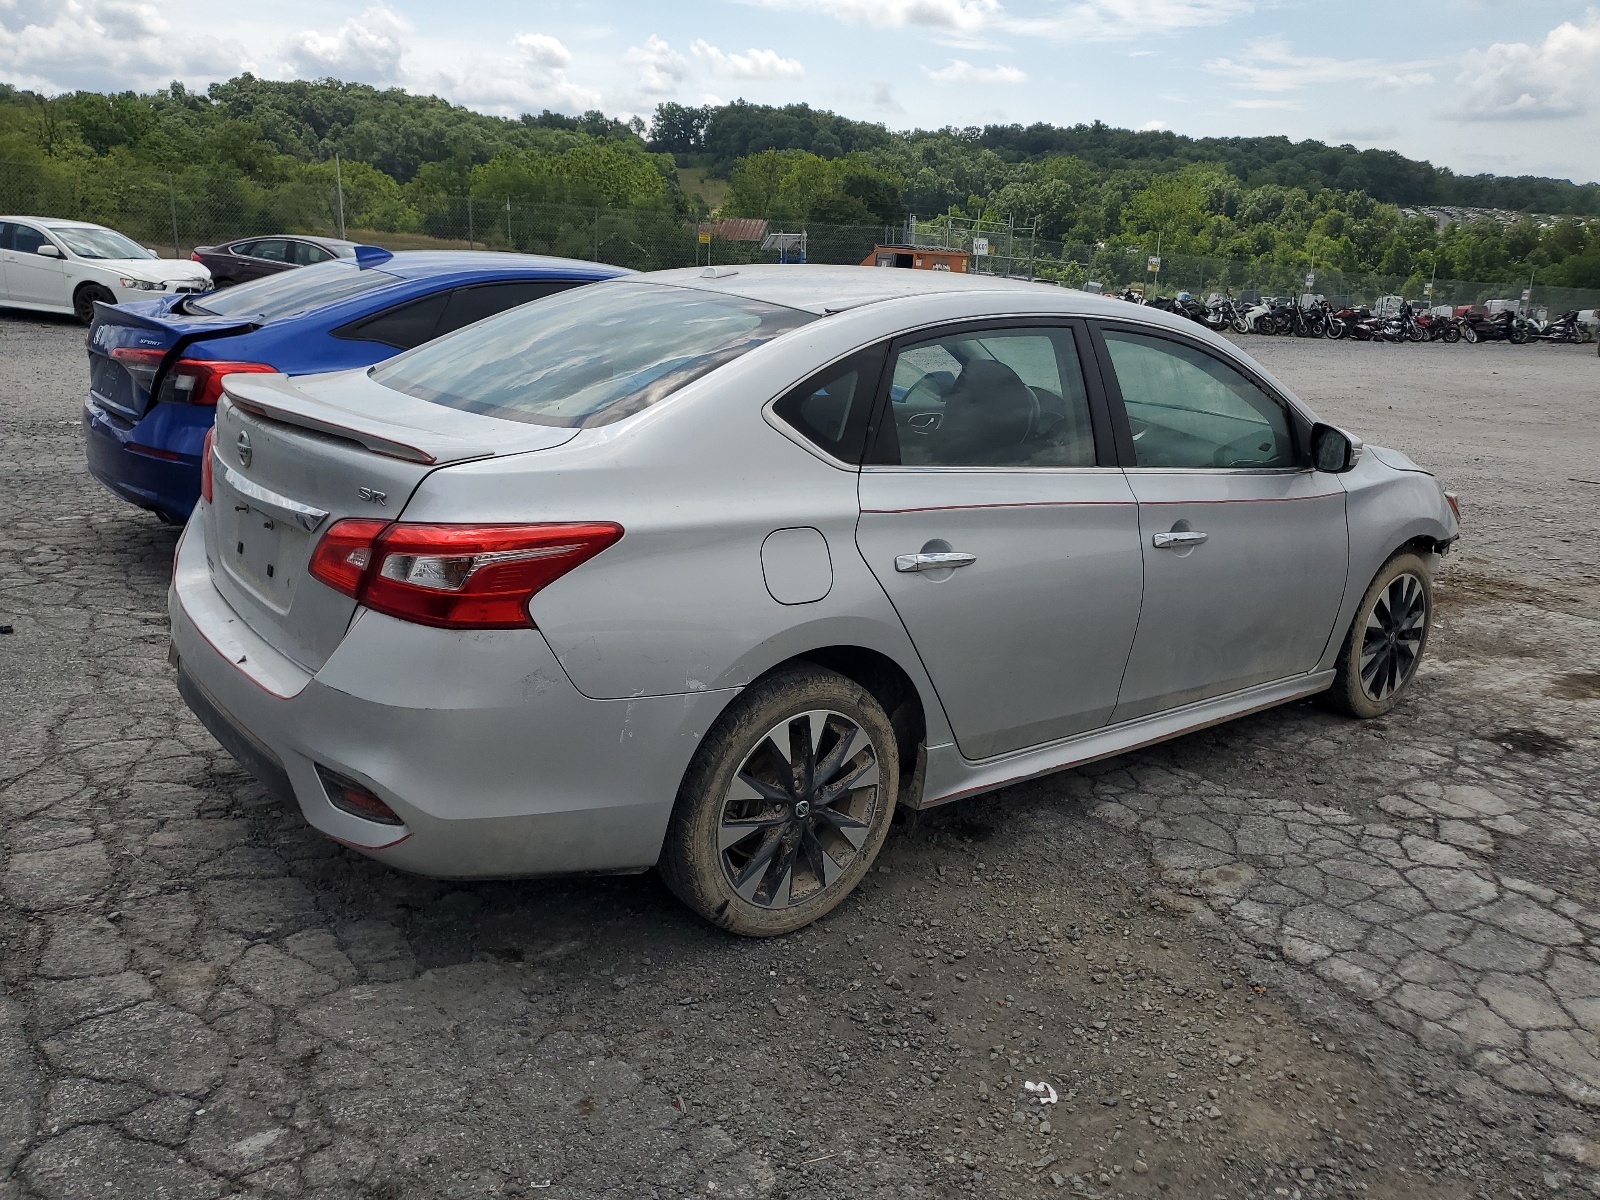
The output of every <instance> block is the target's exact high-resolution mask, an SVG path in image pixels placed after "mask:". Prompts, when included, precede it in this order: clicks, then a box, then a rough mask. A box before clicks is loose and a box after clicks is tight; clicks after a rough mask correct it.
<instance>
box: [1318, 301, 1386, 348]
mask: <svg viewBox="0 0 1600 1200" xmlns="http://www.w3.org/2000/svg"><path fill="white" fill-rule="evenodd" d="M1381 325H1382V322H1380V321H1379V320H1378V319H1377V318H1375V317H1374V316H1373V315H1372V310H1371V309H1370V308H1368V307H1367V306H1366V305H1365V304H1355V305H1351V306H1349V307H1348V308H1341V309H1338V310H1337V311H1336V312H1334V314H1333V316H1332V318H1331V320H1330V323H1329V333H1328V336H1329V337H1331V338H1334V339H1338V338H1344V337H1348V338H1350V339H1351V340H1352V341H1357V342H1370V341H1373V340H1374V339H1375V338H1377V336H1378V330H1379V328H1380V327H1381Z"/></svg>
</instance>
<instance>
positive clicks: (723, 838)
mask: <svg viewBox="0 0 1600 1200" xmlns="http://www.w3.org/2000/svg"><path fill="white" fill-rule="evenodd" d="M819 716H820V717H821V720H820V723H819V720H818V718H819ZM784 733H787V739H786V740H787V742H788V744H787V746H785V747H780V746H779V745H778V743H777V742H776V741H775V740H774V737H773V735H774V734H778V735H780V736H781V735H782V734H784ZM847 738H848V739H849V740H848V741H847V740H846V739H847ZM852 745H854V746H855V747H856V748H855V749H854V750H853V751H852V750H851V746H852ZM819 751H820V753H819ZM836 758H837V759H838V761H834V760H835V759H836ZM819 760H820V761H819ZM899 761H900V759H899V750H898V747H897V745H896V743H895V735H894V729H893V728H892V727H891V725H890V723H889V718H888V716H887V715H885V713H884V711H883V707H882V706H881V705H880V704H879V703H878V702H877V700H876V699H874V698H873V696H872V695H871V694H870V693H869V692H867V691H866V690H865V689H863V688H862V687H860V686H859V685H858V684H856V683H854V682H852V681H851V680H849V679H846V678H845V677H844V676H843V675H839V674H837V673H835V672H833V671H828V670H824V669H823V668H821V667H816V666H810V665H805V666H799V667H795V668H793V669H789V670H785V671H782V672H780V673H778V674H775V675H772V676H769V677H768V678H766V679H763V680H761V681H759V682H757V683H755V684H753V685H752V686H751V687H749V688H748V689H746V690H745V692H744V694H743V695H741V696H740V697H739V698H738V699H737V700H735V701H734V702H733V703H732V704H731V705H729V706H728V709H727V711H726V712H724V713H723V714H722V716H721V717H720V718H718V720H717V723H716V725H714V726H713V727H712V729H711V732H710V733H708V734H707V735H706V737H705V739H704V740H703V741H702V742H701V745H700V748H699V750H698V751H696V753H695V757H694V761H693V762H692V763H690V765H689V769H688V771H687V772H685V774H684V777H683V782H682V784H680V785H679V788H678V800H677V805H676V807H675V808H674V809H673V812H672V820H671V822H670V823H669V824H668V826H667V836H666V841H665V843H664V845H663V846H662V850H661V858H660V861H659V862H658V863H657V865H656V869H657V870H658V871H659V872H660V874H661V877H662V879H663V880H664V881H665V882H666V885H667V886H668V887H669V888H671V889H672V891H673V893H674V894H675V895H676V896H677V897H678V898H679V899H680V900H682V901H683V902H684V903H685V904H687V905H688V906H689V907H690V908H692V909H693V910H694V911H695V912H697V913H699V914H700V915H701V916H702V917H704V918H705V919H706V920H708V921H710V922H711V923H712V924H713V925H718V926H720V927H722V928H723V929H727V930H729V931H731V932H733V933H738V934H743V935H745V936H747V937H771V936H773V935H776V934H783V933H790V932H792V931H793V930H796V929H799V928H801V927H802V926H805V925H809V924H810V923H811V922H812V921H815V920H816V919H817V918H818V917H821V916H823V915H824V914H825V913H827V912H829V911H831V910H832V909H833V908H834V906H835V905H837V904H838V903H839V902H840V901H841V900H843V899H844V898H845V897H846V896H848V895H849V894H850V892H851V891H852V890H854V888H855V886H856V884H858V883H860V882H861V879H862V877H863V876H865V875H866V873H867V871H868V870H869V869H870V868H871V866H872V862H873V860H874V859H875V858H876V857H877V855H878V851H879V849H880V848H881V847H882V845H883V840H884V838H885V837H886V836H887V835H888V832H889V825H890V823H891V822H892V821H893V819H894V806H895V797H896V795H897V793H898V790H899V786H900V772H899ZM869 777H870V778H872V779H873V780H874V782H872V783H870V784H861V783H857V784H855V785H854V786H850V787H846V788H843V789H842V790H841V788H840V784H841V783H842V782H845V781H848V780H852V779H864V778H869ZM758 789H759V790H758ZM740 793H744V794H742V795H741V794H740ZM743 828H747V829H748V832H745V833H744V834H743V835H742V836H740V835H739V831H740V830H741V829H743ZM730 839H731V840H730ZM797 888H798V889H799V890H796V889H797Z"/></svg>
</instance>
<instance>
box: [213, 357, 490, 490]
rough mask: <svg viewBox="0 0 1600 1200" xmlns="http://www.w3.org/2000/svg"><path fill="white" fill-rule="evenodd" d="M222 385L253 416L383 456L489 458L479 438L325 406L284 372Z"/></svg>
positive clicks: (441, 460) (429, 461) (434, 460)
mask: <svg viewBox="0 0 1600 1200" xmlns="http://www.w3.org/2000/svg"><path fill="white" fill-rule="evenodd" d="M222 389H223V392H224V393H225V394H226V396H227V398H228V400H229V401H231V402H232V403H233V404H234V406H235V407H237V408H240V409H242V410H243V411H245V412H247V413H249V414H250V415H251V416H253V417H259V418H264V419H266V420H271V421H278V422H281V423H282V424H285V425H296V426H299V427H300V428H301V429H310V430H312V431H314V432H316V433H325V434H328V435H329V436H331V437H337V438H344V439H345V440H347V441H352V442H355V443H357V444H359V445H361V446H365V447H366V448H367V449H368V450H370V451H372V453H374V454H381V455H383V456H384V457H385V458H398V459H403V460H404V461H406V462H414V463H421V464H423V465H424V466H430V467H431V466H444V465H446V464H448V463H457V462H465V461H467V460H468V459H474V458H492V457H494V453H495V450H494V447H493V446H490V445H488V444H486V443H484V442H469V441H466V440H464V439H461V438H457V437H453V436H451V435H449V434H445V433H438V432H435V431H433V430H421V429H414V428H412V427H411V426H408V425H403V424H400V423H399V422H393V421H385V420H383V419H382V418H379V417H374V416H370V415H367V414H362V413H353V412H350V411H348V410H347V409H342V408H337V407H335V406H333V405H331V404H326V403H324V402H323V401H321V400H318V399H317V398H316V397H315V396H312V395H309V394H307V393H306V392H303V391H301V390H300V389H299V388H297V387H295V386H294V384H292V383H291V382H290V381H289V377H288V376H287V375H281V374H270V375H269V374H260V375H227V376H224V377H223V384H222ZM418 443H426V444H425V445H419V444H418Z"/></svg>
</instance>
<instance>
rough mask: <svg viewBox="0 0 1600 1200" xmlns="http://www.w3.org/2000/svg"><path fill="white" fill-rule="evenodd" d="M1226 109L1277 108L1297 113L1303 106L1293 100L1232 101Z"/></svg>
mask: <svg viewBox="0 0 1600 1200" xmlns="http://www.w3.org/2000/svg"><path fill="white" fill-rule="evenodd" d="M1228 107H1229V108H1246V109H1267V108H1278V109H1288V110H1290V111H1292V112H1298V111H1300V109H1301V108H1302V107H1303V106H1302V105H1300V104H1297V103H1296V102H1295V101H1293V100H1233V101H1230V102H1229V104H1228Z"/></svg>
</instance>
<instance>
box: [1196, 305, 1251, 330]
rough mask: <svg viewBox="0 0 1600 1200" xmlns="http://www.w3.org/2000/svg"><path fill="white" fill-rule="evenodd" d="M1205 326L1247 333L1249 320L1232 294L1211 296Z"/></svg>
mask: <svg viewBox="0 0 1600 1200" xmlns="http://www.w3.org/2000/svg"><path fill="white" fill-rule="evenodd" d="M1205 323H1206V326H1207V327H1208V328H1210V329H1219V330H1220V329H1232V330H1233V331H1234V332H1235V333H1249V332H1250V322H1249V321H1247V320H1245V315H1244V310H1243V309H1242V308H1240V307H1239V305H1238V304H1237V303H1235V302H1234V299H1233V297H1232V296H1213V297H1212V298H1211V304H1210V307H1209V308H1208V309H1207V312H1206V320H1205Z"/></svg>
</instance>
